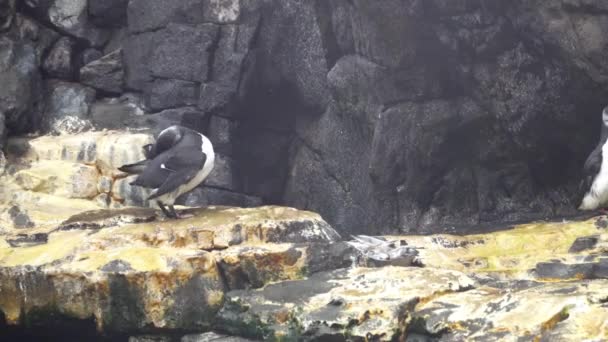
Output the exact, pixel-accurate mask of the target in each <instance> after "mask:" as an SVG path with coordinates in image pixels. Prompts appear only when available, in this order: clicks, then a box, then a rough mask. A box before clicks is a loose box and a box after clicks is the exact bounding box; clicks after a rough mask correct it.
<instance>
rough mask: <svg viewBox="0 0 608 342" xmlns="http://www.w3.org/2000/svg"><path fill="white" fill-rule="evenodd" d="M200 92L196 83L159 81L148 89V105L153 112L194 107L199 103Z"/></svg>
mask: <svg viewBox="0 0 608 342" xmlns="http://www.w3.org/2000/svg"><path fill="white" fill-rule="evenodd" d="M198 91H199V84H198V83H195V82H188V81H180V80H165V79H157V80H155V81H154V82H153V83H152V84H151V85H150V87H149V89H146V104H147V105H148V107H149V108H150V109H151V110H153V111H157V110H162V109H167V108H175V107H185V106H192V105H196V103H197V102H198Z"/></svg>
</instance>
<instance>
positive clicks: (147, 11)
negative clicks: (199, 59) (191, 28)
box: [128, 0, 204, 32]
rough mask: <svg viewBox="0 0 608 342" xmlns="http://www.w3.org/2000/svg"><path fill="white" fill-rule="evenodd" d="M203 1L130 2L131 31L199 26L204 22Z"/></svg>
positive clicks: (161, 0) (154, 0) (146, 0)
mask: <svg viewBox="0 0 608 342" xmlns="http://www.w3.org/2000/svg"><path fill="white" fill-rule="evenodd" d="M203 2H204V1H203V0H180V1H164V0H133V1H129V7H128V18H129V31H131V32H145V31H152V30H155V29H159V28H162V27H165V26H167V25H168V24H169V23H181V24H199V23H202V22H203V9H204V7H203Z"/></svg>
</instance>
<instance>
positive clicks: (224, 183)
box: [204, 153, 241, 192]
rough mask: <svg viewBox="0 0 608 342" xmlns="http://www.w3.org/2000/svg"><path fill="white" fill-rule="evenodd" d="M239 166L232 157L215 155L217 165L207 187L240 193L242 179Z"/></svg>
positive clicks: (210, 175) (206, 181) (215, 164)
mask: <svg viewBox="0 0 608 342" xmlns="http://www.w3.org/2000/svg"><path fill="white" fill-rule="evenodd" d="M237 167H238V164H237V163H236V162H235V161H234V160H233V159H232V158H230V157H226V156H224V155H222V154H219V153H216V154H215V163H214V166H213V170H211V173H210V174H209V177H207V179H205V183H204V184H205V185H207V186H210V187H214V188H220V189H224V190H230V191H236V192H238V191H240V190H241V184H240V177H239V170H238V168H237Z"/></svg>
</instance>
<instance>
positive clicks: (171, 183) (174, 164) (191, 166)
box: [148, 150, 207, 200]
mask: <svg viewBox="0 0 608 342" xmlns="http://www.w3.org/2000/svg"><path fill="white" fill-rule="evenodd" d="M206 160H207V156H206V155H205V154H204V153H201V152H200V151H196V150H195V151H193V150H181V151H176V152H175V153H174V154H173V156H172V157H170V158H169V159H168V160H167V161H166V162H165V163H163V164H162V165H160V168H161V169H163V170H164V171H167V172H169V174H168V177H167V178H166V179H165V181H164V182H163V183H162V184H161V185H160V186H159V187H158V189H157V190H156V191H154V193H153V194H152V195H150V197H148V199H149V200H150V199H154V198H157V197H159V196H162V195H164V194H167V193H170V192H172V191H174V190H175V189H177V188H179V187H180V186H181V185H183V184H186V183H188V182H189V181H190V180H192V178H194V176H196V174H197V173H198V172H200V171H201V169H202V168H203V166H204V165H205V161H206Z"/></svg>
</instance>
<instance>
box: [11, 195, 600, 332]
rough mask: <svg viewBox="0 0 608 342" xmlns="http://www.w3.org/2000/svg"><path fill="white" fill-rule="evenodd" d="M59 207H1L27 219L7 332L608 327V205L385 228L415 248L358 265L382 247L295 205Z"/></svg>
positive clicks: (16, 237) (15, 252)
mask: <svg viewBox="0 0 608 342" xmlns="http://www.w3.org/2000/svg"><path fill="white" fill-rule="evenodd" d="M55 205H57V204H55ZM45 209H46V211H44V213H45V215H46V218H47V221H46V222H47V223H52V222H54V224H47V225H46V226H31V225H28V224H27V222H28V219H26V218H24V216H27V215H28V213H27V212H26V211H25V210H24V209H21V208H14V207H13V208H10V210H9V211H8V212H7V213H6V214H2V215H0V222H2V225H3V226H4V227H7V225H6V222H5V221H4V220H5V219H9V220H13V221H14V222H15V225H12V226H11V227H10V228H9V229H7V230H3V231H0V289H2V295H1V296H0V312H1V314H0V317H1V318H2V321H0V324H2V325H3V329H2V330H0V338H8V339H9V340H10V338H11V337H15V338H16V337H18V336H23V335H25V336H32V337H40V336H48V335H45V334H48V333H53V334H56V336H58V337H57V339H56V340H61V338H60V337H61V336H63V335H62V334H65V336H70V337H71V338H80V337H82V336H85V334H89V336H91V337H93V336H96V337H95V338H100V339H101V337H102V335H101V334H104V335H103V336H104V337H105V338H106V339H112V340H113V341H127V340H129V341H176V340H180V339H181V341H199V340H200V341H206V338H207V339H211V340H213V341H216V339H217V340H222V338H224V339H225V340H226V341H246V340H247V339H251V340H290V341H291V340H293V341H316V340H326V339H332V340H335V341H350V340H364V339H373V340H376V341H393V340H396V339H398V340H405V341H419V340H423V341H426V340H434V341H455V340H457V341H460V340H476V339H479V340H487V339H495V340H499V341H500V340H504V339H512V338H517V339H522V340H541V341H542V340H562V339H563V340H576V341H579V340H580V341H583V340H604V339H606V337H607V336H608V330H606V326H605V321H606V319H608V316H607V311H606V310H605V305H606V298H608V290H607V289H608V287H607V286H606V285H608V262H607V260H608V258H607V257H606V256H605V250H606V247H607V246H608V245H607V243H608V233H607V231H606V229H607V228H606V227H608V219H607V218H606V217H605V216H600V217H595V218H592V219H588V220H581V221H567V222H553V223H551V222H544V223H540V222H537V223H531V224H525V225H520V226H515V227H510V228H509V229H505V230H502V231H498V232H495V233H489V234H488V233H486V234H474V235H467V236H455V235H429V236H391V237H386V239H385V240H386V246H387V247H388V248H390V245H391V241H394V242H398V243H395V244H394V248H399V247H400V246H401V247H402V246H406V247H407V248H408V249H410V250H415V251H417V252H416V253H414V254H416V256H415V260H413V261H411V260H410V262H409V264H408V263H402V264H401V265H400V266H394V265H390V263H384V264H382V263H369V262H363V263H361V262H359V261H357V260H358V259H360V258H374V256H373V255H361V254H359V253H358V252H357V251H356V250H354V249H352V248H351V247H350V246H349V244H348V243H346V242H345V241H341V239H340V236H339V235H338V233H337V232H336V231H334V230H333V229H332V228H331V227H330V226H329V225H328V224H327V223H326V222H325V221H323V220H322V219H321V217H320V216H319V215H317V214H314V213H311V212H304V211H298V210H296V209H293V208H285V207H259V208H250V209H243V208H230V207H208V208H190V209H181V208H180V209H179V210H180V212H181V214H182V215H183V216H184V218H182V219H180V220H177V221H175V220H168V219H163V218H162V216H161V214H160V213H159V212H158V211H156V210H154V209H149V208H123V209H105V210H103V209H102V210H100V209H97V210H88V211H87V210H84V209H82V210H81V212H79V213H76V214H73V215H67V213H66V212H61V211H58V210H56V207H50V206H47V207H46V208H45ZM37 215H40V213H38V214H37ZM37 215H33V216H32V217H34V218H37V217H39V216H37ZM17 222H19V223H23V224H21V225H17V224H16V223H17ZM366 240H370V241H372V240H373V239H369V238H364V239H363V240H360V241H366ZM414 254H412V255H414ZM363 264H365V265H367V266H362V265H363ZM387 265H388V266H387ZM32 327H36V328H35V329H32ZM87 329H92V330H91V331H89V330H87ZM95 329H97V334H98V335H95V334H94V331H95ZM210 330H217V331H221V332H223V333H224V334H229V335H230V336H225V335H218V334H215V333H210V332H208V331H210ZM203 333H206V334H203ZM20 334H21V335H20ZM28 334H29V335H28ZM128 336H131V337H130V338H129V339H128Z"/></svg>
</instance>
